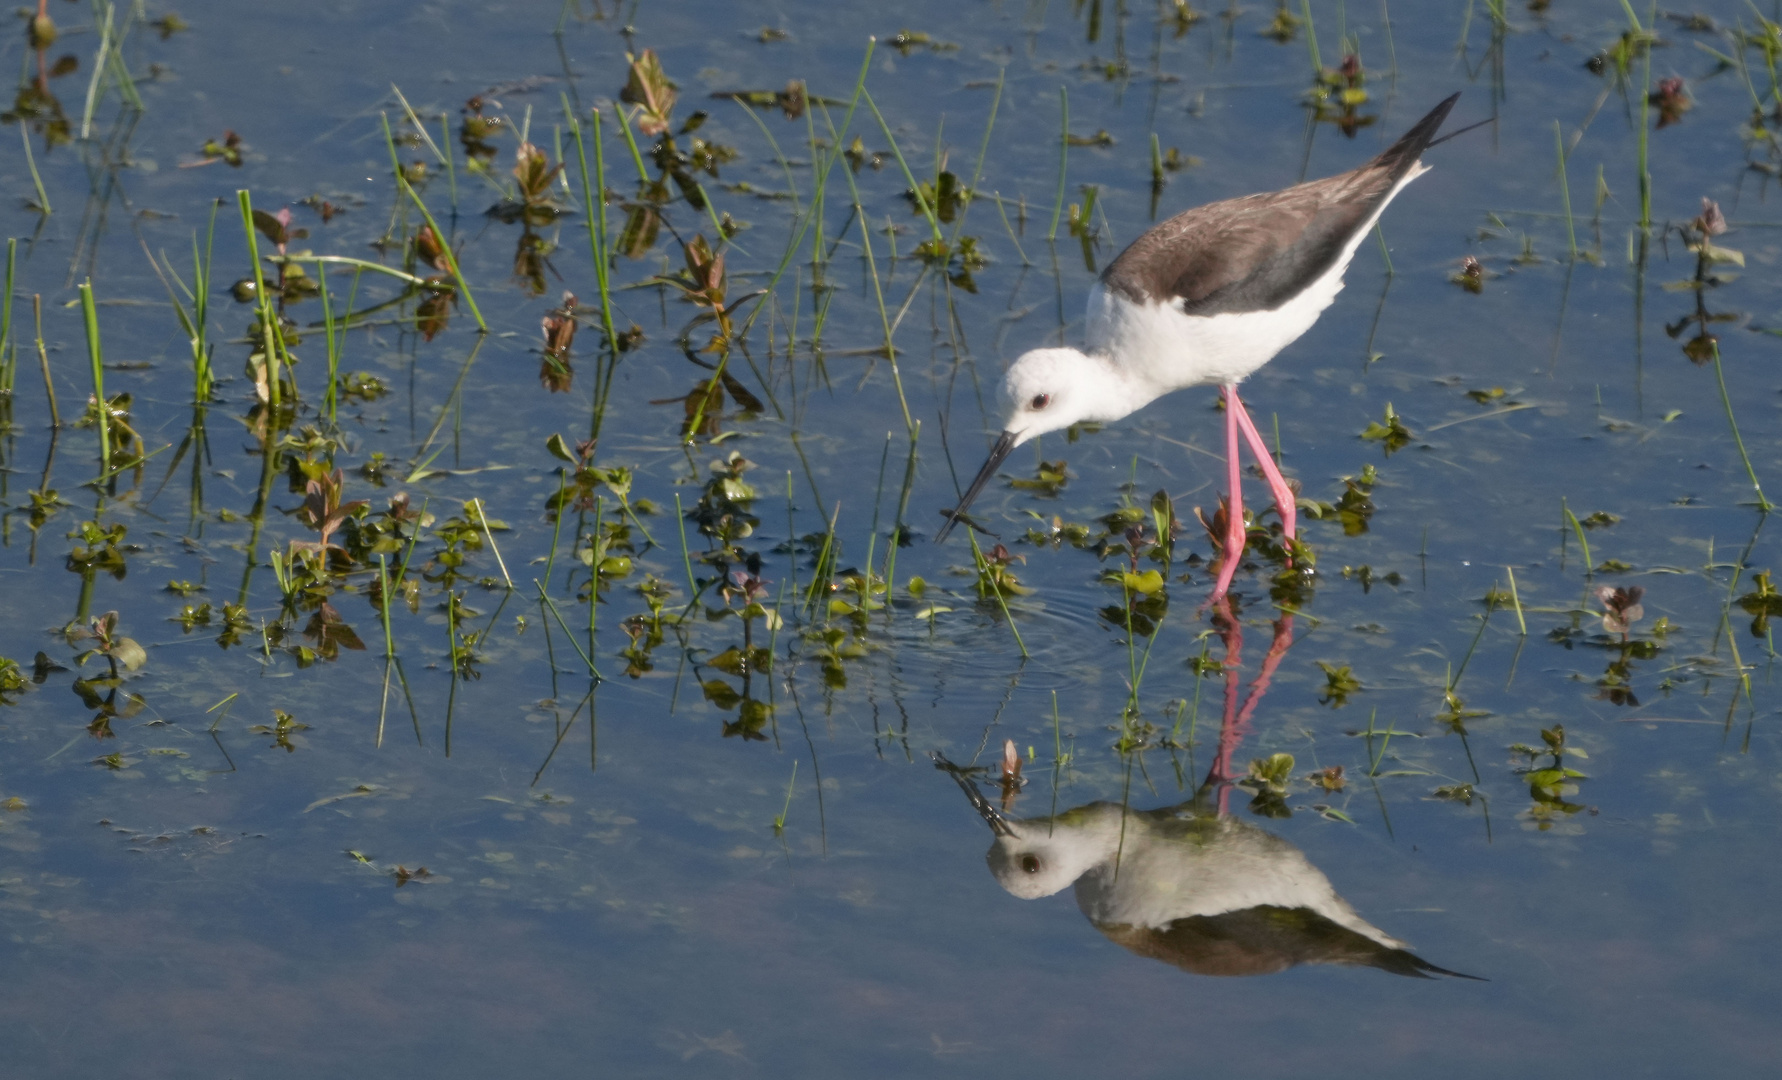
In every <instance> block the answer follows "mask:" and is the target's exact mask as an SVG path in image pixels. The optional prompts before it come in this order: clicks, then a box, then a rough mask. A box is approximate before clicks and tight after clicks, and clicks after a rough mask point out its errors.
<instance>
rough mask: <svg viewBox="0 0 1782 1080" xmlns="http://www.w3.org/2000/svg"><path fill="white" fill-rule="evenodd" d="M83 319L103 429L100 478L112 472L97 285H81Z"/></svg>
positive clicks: (100, 450) (109, 409)
mask: <svg viewBox="0 0 1782 1080" xmlns="http://www.w3.org/2000/svg"><path fill="white" fill-rule="evenodd" d="M80 315H81V321H82V322H84V323H85V324H86V328H87V358H88V359H89V360H91V361H92V365H93V401H94V405H95V408H96V409H97V416H98V427H99V474H100V475H101V476H106V475H108V474H109V473H110V472H111V407H110V406H109V405H107V404H106V401H105V350H104V349H103V348H102V347H101V346H100V344H99V310H98V308H97V307H96V306H94V304H93V283H92V282H91V281H83V282H81V284H80Z"/></svg>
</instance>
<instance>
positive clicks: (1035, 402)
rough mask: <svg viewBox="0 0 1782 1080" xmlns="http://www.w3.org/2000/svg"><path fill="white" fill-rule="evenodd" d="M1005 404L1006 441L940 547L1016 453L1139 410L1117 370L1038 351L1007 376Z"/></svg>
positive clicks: (1083, 357) (1095, 360)
mask: <svg viewBox="0 0 1782 1080" xmlns="http://www.w3.org/2000/svg"><path fill="white" fill-rule="evenodd" d="M1002 398H1003V404H1004V408H1005V412H1004V414H1003V417H1004V419H1003V424H1002V435H1001V437H999V438H998V439H997V440H996V445H995V446H993V447H991V449H990V457H989V459H988V460H987V461H985V462H984V467H983V468H982V469H980V470H978V475H977V477H976V478H974V479H973V480H972V482H971V486H970V487H968V488H967V489H966V490H965V494H964V496H963V497H961V498H960V500H959V507H958V509H956V510H954V511H953V513H952V515H951V516H950V517H949V518H948V519H947V523H946V524H945V525H943V526H942V527H941V530H940V532H939V533H938V534H936V536H935V541H936V542H939V541H941V540H945V539H946V538H947V533H948V532H950V531H952V528H953V523H954V522H955V521H957V520H958V519H959V515H961V514H963V513H965V511H966V509H967V508H969V507H970V506H971V503H972V500H973V499H976V498H977V497H978V492H980V491H982V490H983V489H984V486H985V485H986V484H988V483H989V482H990V478H991V477H993V476H995V475H996V470H997V469H999V468H1001V467H1002V463H1003V460H1004V459H1005V458H1007V457H1008V456H1009V452H1010V451H1012V450H1013V449H1014V448H1015V447H1017V446H1020V445H1021V444H1022V443H1024V442H1026V441H1027V440H1029V439H1031V438H1033V437H1035V436H1037V435H1044V434H1046V433H1047V432H1051V431H1059V430H1062V429H1064V428H1067V427H1070V426H1071V425H1072V424H1077V423H1082V422H1083V421H1086V420H1118V419H1120V418H1121V417H1122V416H1125V415H1126V414H1128V413H1130V412H1132V411H1133V409H1134V408H1136V407H1137V403H1135V402H1134V401H1133V400H1132V394H1131V393H1130V391H1129V389H1128V387H1127V383H1126V380H1125V378H1123V377H1122V375H1121V373H1120V372H1119V371H1118V370H1117V369H1116V368H1115V366H1114V365H1113V364H1111V363H1109V362H1108V361H1107V360H1106V359H1105V358H1103V357H1099V356H1090V355H1088V354H1087V353H1083V352H1079V351H1078V350H1076V349H1034V350H1032V351H1031V352H1027V353H1023V354H1022V355H1021V358H1020V359H1019V360H1016V361H1015V362H1014V364H1013V365H1011V366H1010V367H1009V370H1008V374H1007V375H1004V376H1003V379H1002Z"/></svg>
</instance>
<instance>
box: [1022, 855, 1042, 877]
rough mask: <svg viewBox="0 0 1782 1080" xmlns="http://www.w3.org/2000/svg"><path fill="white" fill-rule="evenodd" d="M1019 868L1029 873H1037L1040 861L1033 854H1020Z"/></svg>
mask: <svg viewBox="0 0 1782 1080" xmlns="http://www.w3.org/2000/svg"><path fill="white" fill-rule="evenodd" d="M1021 869H1023V870H1025V871H1027V872H1028V873H1029V874H1037V873H1039V871H1040V861H1039V859H1038V858H1037V857H1035V856H1033V855H1023V856H1021Z"/></svg>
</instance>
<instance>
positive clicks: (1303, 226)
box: [1102, 94, 1460, 315]
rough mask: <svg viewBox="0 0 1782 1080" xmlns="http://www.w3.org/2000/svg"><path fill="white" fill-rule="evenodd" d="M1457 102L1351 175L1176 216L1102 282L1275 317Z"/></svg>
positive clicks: (1214, 308)
mask: <svg viewBox="0 0 1782 1080" xmlns="http://www.w3.org/2000/svg"><path fill="white" fill-rule="evenodd" d="M1459 96H1460V95H1459V94H1455V95H1454V96H1453V97H1450V98H1448V99H1447V100H1446V101H1444V102H1442V103H1441V104H1440V105H1437V106H1436V107H1435V108H1434V109H1433V110H1431V111H1430V113H1429V115H1427V116H1425V117H1424V118H1423V119H1422V120H1420V121H1418V122H1417V125H1416V126H1415V127H1413V128H1412V129H1411V130H1410V131H1408V132H1406V133H1405V135H1404V136H1403V137H1402V138H1400V139H1399V140H1398V142H1396V143H1394V144H1392V146H1391V147H1390V148H1389V149H1387V150H1386V152H1385V153H1383V154H1381V155H1380V156H1379V157H1377V158H1375V159H1374V160H1372V161H1370V162H1368V163H1367V164H1366V165H1363V166H1362V167H1361V168H1359V169H1355V170H1353V171H1351V172H1346V173H1341V174H1339V175H1337V176H1331V177H1326V178H1325V179H1323V180H1313V181H1310V182H1309V183H1304V184H1296V185H1295V186H1293V187H1290V188H1287V189H1285V190H1282V191H1272V192H1268V193H1266V194H1261V195H1246V196H1244V197H1243V198H1239V199H1227V200H1224V201H1223V202H1216V203H1209V204H1207V205H1206V206H1199V207H1195V208H1194V209H1192V210H1188V211H1185V212H1183V213H1180V214H1177V215H1176V216H1175V217H1173V218H1170V219H1169V220H1168V221H1165V222H1163V223H1162V224H1160V225H1158V226H1157V227H1156V228H1154V229H1152V230H1150V231H1149V232H1147V233H1145V234H1144V235H1143V236H1140V237H1139V238H1138V239H1137V240H1135V241H1133V242H1132V245H1131V246H1130V247H1128V248H1127V249H1126V250H1125V251H1123V252H1121V253H1120V256H1119V257H1118V258H1116V259H1115V260H1114V261H1113V262H1112V263H1110V264H1109V265H1108V268H1107V271H1106V272H1105V273H1103V275H1102V281H1103V282H1104V283H1105V284H1106V285H1107V286H1108V287H1109V288H1110V289H1113V290H1115V291H1116V292H1119V293H1121V294H1122V295H1124V296H1126V298H1127V299H1129V300H1133V301H1135V302H1138V303H1146V302H1158V301H1162V302H1174V303H1175V304H1176V305H1178V306H1179V307H1180V308H1181V310H1183V311H1184V312H1186V313H1187V314H1189V315H1220V314H1224V313H1227V312H1248V311H1272V310H1274V309H1276V308H1278V307H1280V306H1281V305H1282V304H1284V303H1286V302H1287V301H1288V300H1290V299H1292V298H1293V297H1294V296H1297V295H1298V294H1299V293H1301V292H1302V291H1304V290H1305V288H1306V287H1307V286H1309V285H1310V284H1311V283H1312V282H1314V281H1316V280H1317V279H1318V278H1320V277H1322V276H1323V275H1324V274H1325V273H1326V272H1327V271H1328V270H1329V269H1330V268H1331V267H1332V266H1333V265H1335V263H1336V261H1337V260H1338V259H1339V258H1340V257H1341V255H1342V251H1343V248H1344V247H1346V246H1347V245H1348V243H1349V242H1350V241H1351V240H1352V239H1353V238H1354V237H1355V234H1356V233H1357V232H1359V231H1360V230H1361V229H1362V228H1363V227H1365V226H1366V225H1367V223H1368V221H1369V219H1371V218H1372V217H1373V216H1374V214H1375V213H1376V212H1377V211H1378V210H1379V209H1380V207H1381V204H1382V203H1383V202H1384V201H1385V200H1386V199H1387V198H1388V197H1389V196H1390V195H1391V193H1392V189H1393V188H1394V187H1396V186H1397V185H1398V183H1399V181H1400V180H1402V179H1404V177H1405V174H1406V173H1408V172H1410V171H1411V169H1412V168H1414V167H1415V166H1416V164H1417V159H1418V157H1419V156H1420V155H1421V154H1422V153H1423V150H1424V149H1425V148H1426V147H1427V146H1428V145H1429V142H1430V140H1431V139H1432V138H1434V137H1435V133H1436V131H1437V129H1439V128H1440V127H1441V125H1442V121H1443V120H1445V119H1446V118H1447V116H1448V112H1449V110H1450V109H1452V108H1453V107H1454V102H1455V100H1456V99H1457V98H1459Z"/></svg>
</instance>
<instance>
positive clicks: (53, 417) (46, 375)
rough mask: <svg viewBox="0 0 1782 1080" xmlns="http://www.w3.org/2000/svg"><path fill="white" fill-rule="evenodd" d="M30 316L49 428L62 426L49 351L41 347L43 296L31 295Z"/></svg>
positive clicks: (38, 294)
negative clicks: (48, 415) (35, 332)
mask: <svg viewBox="0 0 1782 1080" xmlns="http://www.w3.org/2000/svg"><path fill="white" fill-rule="evenodd" d="M31 316H32V318H33V319H34V320H35V321H36V323H37V362H38V363H39V364H40V365H42V367H43V392H44V393H45V394H47V395H49V409H50V427H51V428H60V427H61V426H62V414H61V413H60V412H59V411H58V410H57V409H56V384H55V381H54V380H52V379H51V378H50V366H49V350H48V349H46V348H44V347H43V295H42V294H41V293H32V294H31Z"/></svg>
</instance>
